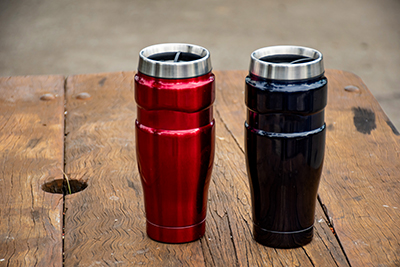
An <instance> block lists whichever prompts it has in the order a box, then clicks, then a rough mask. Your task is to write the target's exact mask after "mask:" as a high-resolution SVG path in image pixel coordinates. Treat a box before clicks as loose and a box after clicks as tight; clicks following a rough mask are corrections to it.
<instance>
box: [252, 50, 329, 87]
mask: <svg viewBox="0 0 400 267" xmlns="http://www.w3.org/2000/svg"><path fill="white" fill-rule="evenodd" d="M270 56H293V57H294V56H299V57H305V58H308V59H307V61H306V62H301V60H298V61H297V62H295V61H293V62H291V63H288V62H268V61H266V60H262V59H263V58H265V57H270ZM250 73H251V74H254V75H256V76H259V77H263V78H266V79H275V80H302V79H309V78H313V77H317V76H320V75H321V74H323V73H324V63H323V59H322V54H321V52H319V51H317V50H315V49H312V48H308V47H302V46H289V45H281V46H269V47H264V48H261V49H258V50H256V51H254V52H253V53H252V54H251V61H250Z"/></svg>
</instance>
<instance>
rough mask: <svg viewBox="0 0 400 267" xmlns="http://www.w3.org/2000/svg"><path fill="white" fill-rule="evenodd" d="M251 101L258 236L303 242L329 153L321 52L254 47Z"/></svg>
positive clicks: (249, 141) (248, 146)
mask: <svg viewBox="0 0 400 267" xmlns="http://www.w3.org/2000/svg"><path fill="white" fill-rule="evenodd" d="M245 102H246V106H247V118H246V122H245V152H246V165H247V173H248V177H249V183H250V191H251V198H252V217H253V236H254V239H255V240H256V241H257V242H259V243H261V244H263V245H266V246H270V247H277V248H292V247H298V246H303V245H305V244H307V243H309V242H311V240H312V237H313V224H314V215H315V205H316V200H317V190H318V185H319V181H320V176H321V171H322V165H323V161H324V153H325V122H324V109H325V106H326V104H327V79H326V78H325V76H324V66H323V61H322V54H321V53H320V52H318V51H316V50H314V49H311V48H306V47H299V46H272V47H265V48H261V49H259V50H256V51H254V52H253V53H252V54H251V61H250V71H249V75H248V76H247V77H246V91H245Z"/></svg>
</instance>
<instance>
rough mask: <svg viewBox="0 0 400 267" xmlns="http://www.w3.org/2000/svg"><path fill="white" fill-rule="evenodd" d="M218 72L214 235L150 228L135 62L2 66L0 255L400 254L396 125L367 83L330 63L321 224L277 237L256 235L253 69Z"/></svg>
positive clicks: (229, 261) (199, 262)
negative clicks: (99, 70) (118, 68)
mask: <svg viewBox="0 0 400 267" xmlns="http://www.w3.org/2000/svg"><path fill="white" fill-rule="evenodd" d="M215 74H216V91H217V100H216V104H215V109H214V117H215V120H216V125H217V126H216V127H217V138H216V155H215V161H214V169H213V174H212V182H211V185H210V190H209V203H208V214H207V228H206V234H205V236H204V237H203V238H201V239H200V240H198V241H195V242H192V243H187V244H180V245H171V244H163V243H157V242H155V241H152V240H151V239H149V238H148V237H147V236H146V232H145V216H144V207H143V193H142V188H141V184H140V179H139V175H138V170H137V164H136V159H135V141H134V139H135V135H134V120H135V118H136V106H135V102H134V99H133V75H134V72H118V73H103V74H88V75H76V76H70V77H68V78H67V79H66V80H65V78H64V77H63V76H25V77H9V78H0V162H1V171H0V204H1V206H0V266H62V265H63V264H65V266H137V265H149V266H236V265H237V266H400V156H399V155H400V145H399V140H400V136H399V132H398V131H397V130H396V129H395V127H394V126H393V125H392V123H391V122H390V120H389V119H388V118H387V116H386V115H385V114H384V112H383V111H382V109H381V108H380V106H379V104H378V102H377V101H376V100H375V99H374V97H373V96H372V94H371V93H370V92H369V91H368V89H367V87H366V86H365V85H364V84H363V82H362V81H361V80H360V79H359V78H358V77H357V76H355V75H353V74H351V73H348V72H342V71H337V70H328V71H327V73H326V76H327V77H328V80H329V89H328V90H329V97H328V107H327V109H326V124H327V130H328V131H327V141H326V156H325V164H324V170H323V175H322V180H321V183H320V187H319V198H318V203H319V205H317V209H316V216H315V226H314V231H315V232H314V234H315V236H314V239H313V241H312V242H311V243H310V244H309V245H306V246H304V247H301V248H297V249H273V248H268V247H264V246H261V245H259V244H258V243H256V242H255V241H254V240H253V239H252V235H251V232H252V223H251V206H250V203H251V201H250V193H249V187H248V180H247V174H246V166H245V159H244V140H243V135H244V125H243V124H244V120H245V108H244V94H243V91H244V78H245V76H246V74H247V71H215ZM63 172H65V173H66V177H67V178H68V179H69V181H70V184H71V187H72V188H71V190H72V192H75V191H76V193H74V194H63V189H62V184H63V183H64V184H65V179H67V178H65V176H64V175H63ZM85 187H86V188H85ZM84 188H85V189H84ZM82 189H83V190H82ZM80 190H82V191H80ZM64 191H67V192H66V193H68V190H66V189H65V187H64ZM78 191H80V192H78ZM63 254H64V256H63Z"/></svg>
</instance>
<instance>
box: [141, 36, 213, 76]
mask: <svg viewBox="0 0 400 267" xmlns="http://www.w3.org/2000/svg"><path fill="white" fill-rule="evenodd" d="M211 69H212V67H211V59H210V52H209V51H208V50H207V49H205V48H203V47H201V46H198V45H192V44H176V43H170V44H157V45H152V46H148V47H146V48H144V49H143V50H142V51H140V53H139V66H138V71H139V72H141V73H143V74H146V75H148V76H152V77H157V78H171V79H181V78H192V77H197V76H201V75H204V74H207V73H209V72H210V71H211Z"/></svg>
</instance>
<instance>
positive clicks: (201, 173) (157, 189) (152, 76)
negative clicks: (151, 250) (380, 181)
mask: <svg viewBox="0 0 400 267" xmlns="http://www.w3.org/2000/svg"><path fill="white" fill-rule="evenodd" d="M214 80H215V78H214V74H212V72H211V61H210V53H209V52H208V50H206V49H205V48H203V47H200V46H197V45H190V44H158V45H153V46H149V47H146V48H144V49H143V50H142V51H140V54H139V66H138V73H137V74H136V75H135V100H136V103H137V119H136V154H137V162H138V167H139V173H140V178H141V182H142V186H143V193H144V204H145V211H146V220H147V225H146V228H147V234H148V236H149V237H150V238H152V239H154V240H156V241H160V242H165V243H184V242H190V241H194V240H196V239H199V238H200V237H202V236H203V235H204V232H205V220H206V213H207V194H208V186H209V183H210V178H211V172H212V167H213V161H214V147H215V126H214V124H215V122H214V117H213V103H214V99H215V88H214Z"/></svg>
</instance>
